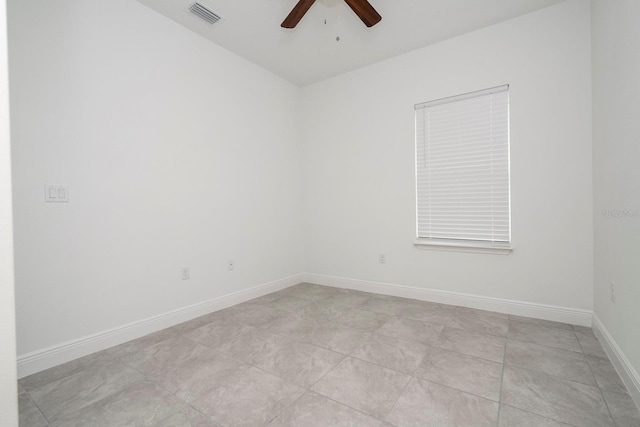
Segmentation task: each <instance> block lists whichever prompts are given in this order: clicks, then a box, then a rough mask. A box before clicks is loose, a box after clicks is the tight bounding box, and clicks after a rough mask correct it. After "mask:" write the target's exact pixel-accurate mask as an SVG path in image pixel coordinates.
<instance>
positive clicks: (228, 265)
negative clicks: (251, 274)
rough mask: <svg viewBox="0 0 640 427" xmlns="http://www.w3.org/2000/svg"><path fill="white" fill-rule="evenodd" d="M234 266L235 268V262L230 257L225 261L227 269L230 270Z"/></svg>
mask: <svg viewBox="0 0 640 427" xmlns="http://www.w3.org/2000/svg"><path fill="white" fill-rule="evenodd" d="M234 268H236V263H235V261H234V260H232V259H230V260H229V261H227V270H229V271H232V270H233V269H234Z"/></svg>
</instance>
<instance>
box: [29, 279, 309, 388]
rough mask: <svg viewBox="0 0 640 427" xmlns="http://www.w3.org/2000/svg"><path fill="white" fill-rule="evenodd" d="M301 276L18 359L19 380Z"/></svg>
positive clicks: (294, 281) (289, 283) (288, 283)
mask: <svg viewBox="0 0 640 427" xmlns="http://www.w3.org/2000/svg"><path fill="white" fill-rule="evenodd" d="M303 279H304V275H303V274H302V273H300V274H295V275H293V276H289V277H285V278H282V279H278V280H274V281H272V282H268V283H264V284H261V285H258V286H254V287H252V288H249V289H245V290H243V291H238V292H234V293H232V294H227V295H223V296H220V297H217V298H213V299H211V300H208V301H203V302H199V303H196V304H193V305H190V306H188V307H182V308H179V309H176V310H172V311H169V312H167V313H162V314H159V315H157V316H153V317H149V318H146V319H142V320H139V321H136V322H132V323H129V324H127V325H123V326H119V327H116V328H113V329H109V330H107V331H103V332H98V333H96V334H92V335H88V336H85V337H82V338H78V339H75V340H71V341H67V342H64V343H61V344H58V345H55V346H51V347H47V348H43V349H40V350H37V351H34V352H31V353H27V354H23V355H20V356H18V378H23V377H26V376H28V375H31V374H34V373H36V372H40V371H43V370H45V369H48V368H51V367H54V366H57V365H59V364H61V363H66V362H69V361H71V360H74V359H77V358H79V357H82V356H86V355H88V354H91V353H95V352H96V351H100V350H104V349H107V348H109V347H112V346H114V345H118V344H122V343H124V342H127V341H130V340H132V339H136V338H139V337H141V336H144V335H147V334H150V333H152V332H156V331H159V330H162V329H165V328H169V327H171V326H174V325H177V324H178V323H182V322H186V321H188V320H191V319H194V318H196V317H199V316H203V315H205V314H208V313H212V312H214V311H218V310H222V309H223V308H227V307H230V306H232V305H236V304H240V303H242V302H245V301H248V300H251V299H253V298H258V297H261V296H263V295H266V294H269V293H271V292H276V291H279V290H281V289H284V288H288V287H289V286H293V285H296V284H298V283H300V282H302V281H303Z"/></svg>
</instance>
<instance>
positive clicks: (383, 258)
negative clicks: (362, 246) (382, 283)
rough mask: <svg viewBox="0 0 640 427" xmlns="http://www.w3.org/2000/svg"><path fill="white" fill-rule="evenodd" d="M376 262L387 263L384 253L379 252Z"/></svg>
mask: <svg viewBox="0 0 640 427" xmlns="http://www.w3.org/2000/svg"><path fill="white" fill-rule="evenodd" d="M378 262H379V263H380V264H386V263H387V256H386V255H385V254H380V255H379V256H378Z"/></svg>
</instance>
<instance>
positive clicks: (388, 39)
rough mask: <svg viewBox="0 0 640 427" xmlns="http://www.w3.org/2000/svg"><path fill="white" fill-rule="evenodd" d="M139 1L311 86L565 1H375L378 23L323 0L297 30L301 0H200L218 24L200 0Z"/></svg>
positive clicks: (334, 0) (337, 2)
mask: <svg viewBox="0 0 640 427" xmlns="http://www.w3.org/2000/svg"><path fill="white" fill-rule="evenodd" d="M138 1H140V2H141V3H143V4H145V5H147V6H149V7H150V8H152V9H154V10H156V11H158V12H159V13H161V14H163V15H165V16H167V17H168V18H170V19H172V20H174V21H176V22H178V23H180V24H182V25H184V26H185V27H187V28H189V29H191V30H192V31H195V32H197V33H199V34H201V35H202V36H204V37H206V38H208V39H209V40H211V41H213V42H215V43H217V44H218V45H220V46H222V47H224V48H226V49H228V50H230V51H232V52H235V53H237V54H238V55H240V56H243V57H244V58H247V59H248V60H250V61H252V62H254V63H255V64H257V65H259V66H261V67H263V68H266V69H267V70H270V71H272V72H273V73H275V74H277V75H279V76H281V77H283V78H285V79H287V80H289V81H291V82H292V83H295V84H297V85H299V86H305V85H308V84H310V83H314V82H317V81H320V80H323V79H326V78H329V77H332V76H335V75H338V74H342V73H344V72H346V71H349V70H353V69H356V68H359V67H362V66H365V65H368V64H371V63H374V62H377V61H380V60H383V59H386V58H390V57H392V56H396V55H399V54H401V53H404V52H409V51H411V50H414V49H417V48H420V47H423V46H426V45H429V44H432V43H435V42H438V41H441V40H445V39H448V38H451V37H455V36H457V35H460V34H464V33H467V32H470V31H474V30H477V29H479V28H483V27H486V26H489V25H492V24H496V23H498V22H501V21H505V20H508V19H511V18H514V17H516V16H519V15H523V14H525V13H529V12H532V11H534V10H537V9H541V8H543V7H547V6H550V5H553V4H555V3H560V2H561V1H563V0H400V1H398V0H370V3H371V4H372V5H373V6H374V7H375V8H376V9H377V10H378V12H379V13H380V14H381V15H382V21H381V22H380V23H379V24H377V25H376V26H374V27H372V28H367V27H365V25H364V24H363V23H362V21H360V19H359V18H358V17H357V16H356V15H355V14H354V13H353V12H352V11H351V9H350V8H349V7H348V6H347V5H346V3H344V1H342V0H317V1H316V3H315V4H314V5H313V6H312V7H311V9H310V10H309V12H308V13H307V14H306V15H305V17H304V18H302V21H301V22H300V23H299V24H298V26H297V27H296V28H295V29H293V30H286V29H283V28H280V23H281V22H282V21H283V20H284V18H285V17H286V16H287V14H288V13H289V11H290V10H291V9H292V8H293V6H294V5H295V4H296V3H297V0H198V2H199V3H201V4H202V5H204V6H206V7H208V8H209V9H211V10H212V11H214V12H215V13H217V14H218V15H220V16H221V17H222V20H221V21H219V22H218V23H216V24H214V25H210V24H207V23H206V22H204V21H202V20H200V18H197V17H195V16H194V15H192V14H191V13H189V12H188V8H189V6H190V5H191V4H192V3H193V2H194V1H195V0H138ZM325 19H326V20H327V23H326V24H325V22H324V21H325ZM541 31H542V29H541ZM336 36H339V37H340V41H336Z"/></svg>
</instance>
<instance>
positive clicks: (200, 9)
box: [189, 3, 220, 24]
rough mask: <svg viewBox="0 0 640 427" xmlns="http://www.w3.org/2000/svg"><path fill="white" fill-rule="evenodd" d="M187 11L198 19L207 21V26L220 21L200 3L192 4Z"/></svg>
mask: <svg viewBox="0 0 640 427" xmlns="http://www.w3.org/2000/svg"><path fill="white" fill-rule="evenodd" d="M189 11H190V12H191V13H193V14H194V15H196V16H197V17H199V18H200V19H203V20H205V21H207V22H208V23H209V24H215V23H216V22H218V21H219V20H220V16H219V15H216V14H215V13H213V12H212V11H210V10H209V9H207V8H206V7H204V6H203V5H201V4H200V3H194V4H192V5H191V6H190V7H189Z"/></svg>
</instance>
